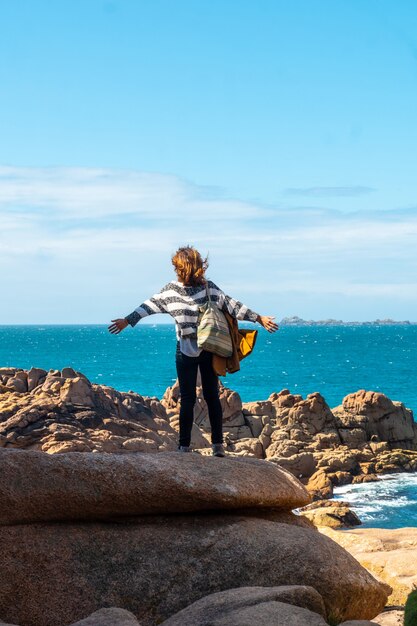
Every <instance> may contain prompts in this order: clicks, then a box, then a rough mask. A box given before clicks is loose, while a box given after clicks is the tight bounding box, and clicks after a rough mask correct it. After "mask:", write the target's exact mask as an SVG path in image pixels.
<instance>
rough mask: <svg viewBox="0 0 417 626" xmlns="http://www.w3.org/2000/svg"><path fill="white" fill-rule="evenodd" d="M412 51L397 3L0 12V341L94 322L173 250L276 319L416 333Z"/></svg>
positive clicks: (148, 286)
mask: <svg viewBox="0 0 417 626" xmlns="http://www.w3.org/2000/svg"><path fill="white" fill-rule="evenodd" d="M416 33H417V5H416V4H415V3H414V2H411V1H406V0H403V1H402V2H399V3H394V2H391V1H384V0H349V1H345V2H341V1H340V2H338V1H334V0H315V1H312V0H309V1H301V0H293V1H292V2H287V1H279V0H274V1H272V0H258V1H257V2H252V1H249V0H240V1H238V0H233V1H232V0H221V1H220V0H210V1H205V0H192V1H191V0H176V2H172V0H152V1H151V0H148V1H147V2H144V1H142V0H113V1H110V0H71V1H67V0H60V2H57V3H53V2H50V0H0V90H1V91H0V95H1V97H0V137H1V141H0V223H1V229H0V267H1V268H2V272H1V273H2V294H3V297H2V298H1V300H0V324H10V323H108V322H109V320H110V319H113V318H115V317H120V316H124V315H126V314H127V313H129V312H130V311H131V310H132V309H133V308H135V307H136V306H138V305H139V304H140V303H141V302H142V301H143V300H144V299H146V298H147V297H149V296H150V295H152V294H153V293H155V292H156V291H158V290H159V288H160V287H162V285H164V284H165V283H166V282H167V281H168V280H170V279H171V278H174V275H173V270H172V266H171V263H170V257H171V255H172V253H173V252H174V251H175V250H176V249H177V247H179V246H180V245H185V244H192V245H195V246H196V247H197V248H198V249H200V251H201V252H202V253H203V255H206V254H207V253H208V254H209V260H210V267H209V270H208V272H207V275H208V276H209V277H210V278H212V280H214V281H215V282H216V283H217V284H219V285H221V286H222V288H223V289H224V290H225V291H226V293H229V294H230V295H232V296H234V297H236V298H238V299H240V300H241V301H243V302H244V303H245V304H247V305H248V306H249V307H250V308H252V309H253V310H255V311H257V312H259V313H261V314H263V315H275V316H276V319H277V320H279V319H280V318H281V317H283V316H286V315H300V316H301V317H306V318H315V319H318V318H327V317H336V318H338V319H344V320H351V319H358V320H366V319H374V318H377V317H394V318H396V319H411V320H414V321H417V289H416V287H417V279H416V270H417V256H416V244H417V182H416V178H417V177H416V146H417V107H416V103H417V35H416ZM148 321H149V322H152V323H154V322H168V321H170V319H169V318H168V317H167V316H153V318H152V319H150V320H148ZM143 323H145V320H144V322H143Z"/></svg>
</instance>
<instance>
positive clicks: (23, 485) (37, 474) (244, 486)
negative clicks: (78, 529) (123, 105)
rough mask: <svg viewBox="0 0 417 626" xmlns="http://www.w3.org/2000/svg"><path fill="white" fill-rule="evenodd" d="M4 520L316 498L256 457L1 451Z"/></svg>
mask: <svg viewBox="0 0 417 626" xmlns="http://www.w3.org/2000/svg"><path fill="white" fill-rule="evenodd" d="M0 476H1V481H0V502H1V507H0V524H17V523H27V522H37V521H57V520H76V519H83V520H105V519H109V518H116V517H125V516H132V515H144V514H157V513H181V512H188V511H203V510H213V509H214V510H215V509H223V510H224V509H242V508H247V507H249V508H250V507H253V508H266V507H268V508H271V507H272V508H277V509H284V510H291V509H294V508H296V507H299V506H303V505H304V504H307V503H308V502H309V501H310V496H309V495H308V492H307V490H306V488H305V487H304V486H303V485H302V484H301V483H300V482H299V481H298V480H297V479H296V478H295V477H294V476H293V475H292V474H291V473H290V472H288V471H287V470H284V469H282V468H279V467H277V466H276V465H274V464H273V463H269V462H266V461H260V460H257V459H252V458H233V459H230V458H217V457H205V456H201V455H199V454H196V453H190V454H181V453H179V452H160V453H159V454H146V453H132V454H124V455H116V454H114V455H113V454H106V453H96V454H93V453H83V452H68V453H62V454H57V455H49V454H45V453H43V452H37V451H31V450H24V451H22V450H5V449H3V450H0Z"/></svg>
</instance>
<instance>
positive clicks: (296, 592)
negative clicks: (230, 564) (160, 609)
mask: <svg viewBox="0 0 417 626" xmlns="http://www.w3.org/2000/svg"><path fill="white" fill-rule="evenodd" d="M283 602H284V603H287V604H292V605H294V606H297V607H302V608H303V609H308V610H309V611H312V612H313V613H315V614H316V617H315V619H317V618H319V616H322V617H324V616H325V615H326V612H325V608H324V603H323V598H322V597H321V595H320V594H319V593H318V592H317V591H316V590H315V589H314V588H313V587H306V586H302V585H294V586H282V587H239V588H238V589H227V590H226V591H220V592H219V593H213V594H211V595H209V596H206V597H205V598H201V600H197V602H194V603H193V604H191V606H188V607H187V608H185V609H183V610H182V611H180V612H179V613H176V615H173V616H172V617H170V618H169V619H167V620H166V621H165V622H163V626H195V625H196V624H198V625H199V626H215V625H216V624H230V625H232V624H236V625H237V626H240V624H243V623H246V622H244V621H242V619H244V617H243V616H244V615H249V614H251V615H252V617H256V623H257V625H258V626H261V624H265V625H266V626H270V625H271V624H275V623H276V622H275V618H277V617H278V616H279V615H280V613H281V611H280V608H281V607H280V605H281V604H282V603H283ZM281 615H282V613H281ZM273 616H275V618H274V619H273V621H268V620H271V618H273ZM248 623H249V622H248ZM317 623H318V624H324V623H325V622H324V621H323V620H321V622H320V621H317ZM252 624H253V623H252Z"/></svg>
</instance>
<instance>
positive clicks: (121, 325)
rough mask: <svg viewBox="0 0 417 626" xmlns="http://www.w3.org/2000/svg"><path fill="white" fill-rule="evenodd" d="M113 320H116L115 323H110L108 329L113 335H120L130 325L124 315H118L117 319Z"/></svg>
mask: <svg viewBox="0 0 417 626" xmlns="http://www.w3.org/2000/svg"><path fill="white" fill-rule="evenodd" d="M112 322H114V324H110V326H108V330H109V332H111V333H112V334H113V335H118V334H119V333H120V332H122V330H124V329H125V328H126V326H128V325H129V322H128V321H127V320H126V319H125V318H124V317H118V318H117V319H116V320H112Z"/></svg>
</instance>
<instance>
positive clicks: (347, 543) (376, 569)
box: [320, 528, 417, 606]
mask: <svg viewBox="0 0 417 626" xmlns="http://www.w3.org/2000/svg"><path fill="white" fill-rule="evenodd" d="M320 532H322V533H323V534H326V535H327V536H328V537H331V538H332V539H333V540H334V541H337V543H339V545H341V546H343V547H344V548H345V549H346V550H347V551H348V552H350V554H352V555H353V556H354V557H355V558H356V559H357V560H358V561H359V562H360V563H361V564H362V565H363V566H364V567H366V569H367V570H369V571H370V572H371V573H372V574H373V575H374V576H375V577H376V578H378V579H380V580H383V581H384V582H386V583H388V584H389V585H390V586H391V587H392V588H393V592H392V594H391V595H390V597H389V599H388V603H389V604H390V605H393V606H403V605H404V604H405V602H406V600H407V596H408V594H409V593H410V592H411V591H412V590H413V588H414V586H416V585H417V569H416V563H417V528H395V529H387V528H355V529H352V530H344V531H338V530H333V529H330V528H320Z"/></svg>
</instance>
